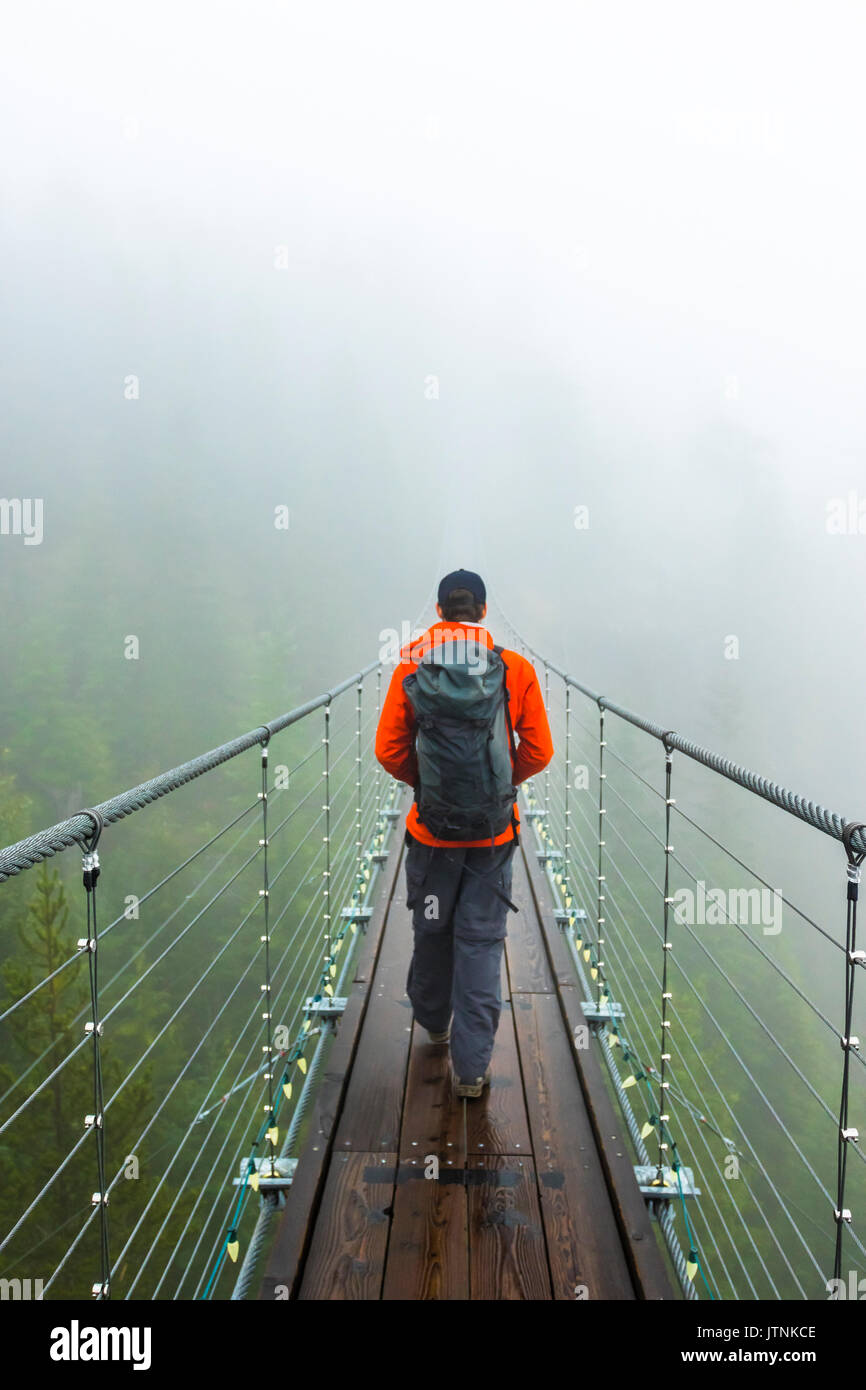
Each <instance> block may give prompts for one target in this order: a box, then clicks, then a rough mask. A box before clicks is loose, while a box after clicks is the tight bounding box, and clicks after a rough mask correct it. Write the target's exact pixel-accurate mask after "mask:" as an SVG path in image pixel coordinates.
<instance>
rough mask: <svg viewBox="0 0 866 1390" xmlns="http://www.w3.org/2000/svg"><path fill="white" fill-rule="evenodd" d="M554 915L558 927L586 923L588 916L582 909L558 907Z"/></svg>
mask: <svg viewBox="0 0 866 1390" xmlns="http://www.w3.org/2000/svg"><path fill="white" fill-rule="evenodd" d="M553 915H554V917H555V918H556V925H557V926H558V927H570V926H571V924H572V922H585V921H586V920H587V916H588V914H587V913H586V912H584V910H583V908H582V907H571V908H564V907H558V908H557V909H556V911H555V912H554V914H553Z"/></svg>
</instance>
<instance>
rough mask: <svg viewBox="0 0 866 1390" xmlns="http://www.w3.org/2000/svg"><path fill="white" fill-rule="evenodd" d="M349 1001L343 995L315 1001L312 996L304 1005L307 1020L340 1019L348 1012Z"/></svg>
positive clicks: (327, 996) (325, 997)
mask: <svg viewBox="0 0 866 1390" xmlns="http://www.w3.org/2000/svg"><path fill="white" fill-rule="evenodd" d="M347 1003H348V1000H347V999H345V998H343V997H342V996H341V995H336V994H334V995H327V994H326V995H325V996H324V998H323V999H314V998H313V996H312V995H310V997H309V999H308V1000H307V1002H306V1003H305V1004H304V1016H305V1017H306V1018H340V1016H341V1015H342V1014H344V1013H345V1012H346V1004H347Z"/></svg>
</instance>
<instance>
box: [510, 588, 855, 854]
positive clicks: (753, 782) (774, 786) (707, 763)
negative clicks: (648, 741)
mask: <svg viewBox="0 0 866 1390" xmlns="http://www.w3.org/2000/svg"><path fill="white" fill-rule="evenodd" d="M494 602H495V603H496V606H497V608H499V611H500V612H502V609H501V607H500V605H499V603H498V601H497V600H495V599H494ZM502 616H503V618H505V621H506V622H507V623H508V626H509V627H510V628H511V631H512V632H513V633H514V634H515V636H516V637H518V639H519V640H520V641H521V642H523V645H524V646H525V647H526V649H527V651H529V652H530V653H531V654H532V656H534V657H535V658H536V660H538V661H543V662H544V666H545V670H546V671H547V670H550V671H553V672H555V673H556V675H558V676H560V677H561V678H562V680H564V681H566V682H567V684H568V685H571V686H573V687H574V689H575V690H579V691H581V693H582V694H584V695H586V696H587V698H588V699H590V700H593V701H595V703H596V704H597V705H598V706H599V708H602V707H604V708H605V709H609V710H610V711H611V712H612V713H613V714H616V715H618V716H619V718H620V719H624V720H625V721H626V722H627V723H628V724H633V725H634V727H635V728H637V729H643V731H644V733H647V734H650V735H651V736H652V737H653V738H657V739H659V740H660V741H661V742H662V743H665V740H666V739H667V744H669V745H670V747H671V748H674V749H677V750H679V752H681V753H685V755H686V757H687V758H692V759H693V760H694V761H695V762H698V763H702V764H703V765H704V767H708V768H710V769H711V770H712V771H713V772H718V773H719V775H720V776H722V777H726V778H727V779H728V781H730V782H736V783H737V785H738V786H741V787H745V788H746V790H747V791H750V792H754V793H755V795H756V796H760V797H763V798H764V800H765V801H769V802H771V803H772V804H773V805H774V806H778V807H779V808H780V809H781V810H783V811H788V812H789V813H790V814H791V815H792V816H797V817H798V819H800V820H802V821H805V822H806V824H807V825H812V826H814V827H815V829H816V830H820V831H822V832H823V833H824V834H825V835H830V836H832V837H833V839H836V840H840V841H841V840H842V838H843V835H844V832H845V828H846V826H848V825H850V826H851V830H852V835H851V847H852V849H854V850H856V851H858V852H860V853H862V854H866V826H864V824H863V823H861V822H860V821H856V822H850V821H848V820H846V819H845V817H844V816H839V815H837V814H836V813H835V812H834V811H828V810H827V809H826V808H825V807H824V806H821V805H819V804H818V803H817V802H815V801H809V800H808V799H807V798H806V797H804V796H800V795H799V794H798V793H796V792H792V791H789V789H788V788H787V787H783V786H782V785H781V784H780V783H778V782H774V781H773V780H772V778H769V777H763V776H761V775H760V774H759V773H757V772H752V771H750V770H749V768H745V767H741V766H740V764H739V763H735V762H734V761H733V760H732V759H731V758H725V757H723V756H722V755H721V754H719V753H713V752H711V751H710V750H709V749H708V748H703V747H702V746H701V745H700V744H699V743H694V742H693V741H692V740H691V739H688V738H684V737H683V736H682V735H680V734H677V733H674V732H672V731H670V730H667V729H663V728H662V726H661V725H660V724H655V723H653V721H652V720H650V719H645V718H643V716H642V715H639V714H635V713H633V711H632V710H629V709H625V708H624V707H623V706H622V705H618V704H615V703H614V701H613V700H608V699H607V697H606V696H604V695H599V694H598V693H597V692H596V691H595V690H592V689H591V688H590V687H589V686H587V685H584V684H583V682H582V681H578V680H575V679H574V677H573V676H570V675H569V674H568V673H567V672H566V671H563V670H562V669H561V668H560V667H559V666H555V665H554V663H553V662H552V661H547V660H546V659H545V658H544V657H542V656H540V655H539V653H538V652H536V651H535V650H534V648H533V647H530V646H529V644H528V643H526V642H524V640H523V638H522V637H521V636H520V633H519V632H518V631H517V629H516V628H515V627H514V624H513V623H512V622H510V620H509V619H508V618H507V617H506V615H505V614H504V613H502ZM667 744H666V746H667Z"/></svg>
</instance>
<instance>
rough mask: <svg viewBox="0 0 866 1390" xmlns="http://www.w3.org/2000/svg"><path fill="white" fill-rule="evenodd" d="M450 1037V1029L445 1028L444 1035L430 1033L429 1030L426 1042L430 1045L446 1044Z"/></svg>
mask: <svg viewBox="0 0 866 1390" xmlns="http://www.w3.org/2000/svg"><path fill="white" fill-rule="evenodd" d="M450 1037H451V1029H450V1027H448V1028H446V1029H445V1032H444V1033H431V1032H430V1030H429V1029H428V1030H427V1041H428V1042H431V1043H447V1042H448V1041H449V1039H450Z"/></svg>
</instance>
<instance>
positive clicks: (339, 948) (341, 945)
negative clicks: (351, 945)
mask: <svg viewBox="0 0 866 1390" xmlns="http://www.w3.org/2000/svg"><path fill="white" fill-rule="evenodd" d="M342 949H343V938H342V937H340V940H339V941H338V942H337V944H336V946H335V947H334V955H336V954H337V952H338V951H342Z"/></svg>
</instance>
